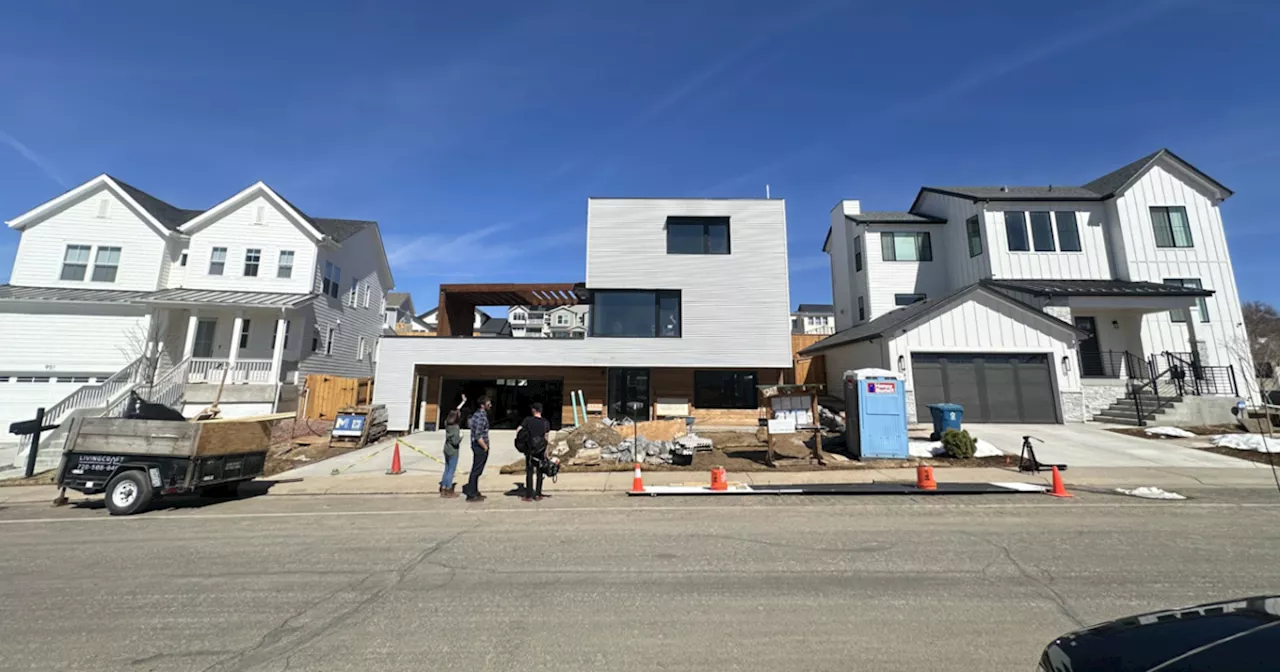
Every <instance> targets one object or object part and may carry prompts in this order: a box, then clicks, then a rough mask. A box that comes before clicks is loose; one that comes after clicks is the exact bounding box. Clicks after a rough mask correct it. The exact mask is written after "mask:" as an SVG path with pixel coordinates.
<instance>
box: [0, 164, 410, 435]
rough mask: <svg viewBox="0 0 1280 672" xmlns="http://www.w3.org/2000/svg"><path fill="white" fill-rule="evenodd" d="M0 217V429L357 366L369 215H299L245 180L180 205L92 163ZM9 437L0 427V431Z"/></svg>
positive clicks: (383, 281)
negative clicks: (2, 262) (3, 228)
mask: <svg viewBox="0 0 1280 672" xmlns="http://www.w3.org/2000/svg"><path fill="white" fill-rule="evenodd" d="M8 224H9V226H10V227H12V228H13V229H16V230H18V231H20V232H21V234H22V237H21V240H20V242H19V244H18V251H17V256H16V258H15V260H14V264H13V271H12V274H11V276H10V282H9V284H7V285H0V342H3V343H5V347H4V348H0V427H3V428H4V429H5V430H7V429H8V425H9V423H10V422H12V421H14V420H22V419H28V418H31V417H32V416H33V414H34V412H35V409H36V408H37V407H41V406H43V407H46V408H47V409H48V413H49V414H50V415H51V416H52V417H51V420H52V421H53V422H60V421H62V420H64V419H66V418H67V417H69V415H70V414H71V413H73V412H79V413H82V414H85V413H105V412H110V411H112V410H115V409H118V408H119V407H120V406H121V405H122V404H123V403H124V399H125V397H126V396H127V393H128V392H129V391H130V390H138V391H139V393H140V394H141V395H142V396H143V397H144V398H150V399H151V400H152V401H157V402H161V403H166V404H170V405H175V406H178V407H181V408H183V409H184V412H186V413H188V414H191V413H194V412H197V411H198V410H199V409H201V408H203V407H205V406H207V405H209V403H211V402H212V401H213V398H214V395H215V394H216V390H217V388H218V385H217V383H219V382H220V381H221V380H222V379H223V377H224V376H225V378H226V385H225V389H224V391H223V392H222V398H221V402H220V406H221V408H222V410H223V414H224V415H249V414H254V413H261V412H270V411H272V410H273V409H276V408H278V406H279V405H280V404H281V403H282V400H283V401H284V403H288V402H289V401H290V400H291V399H296V388H295V387H294V383H295V381H296V378H297V374H306V373H330V374H335V375H342V376H370V375H372V373H373V369H374V363H373V361H372V358H373V353H374V348H375V346H376V344H377V339H378V337H379V335H380V334H381V330H382V325H383V314H382V312H381V311H382V299H383V295H384V293H385V291H386V289H387V288H389V287H391V286H392V277H391V271H390V268H389V266H388V264H387V258H386V254H385V251H384V249H383V244H382V239H381V236H380V234H379V232H378V226H377V224H376V223H375V222H369V221H357V220H346V219H322V218H315V217H310V216H308V215H306V214H305V213H303V212H302V211H301V210H299V209H298V208H297V207H296V206H294V205H292V204H291V203H289V202H288V201H286V200H285V199H284V198H282V197H280V195H278V194H277V193H276V192H274V191H273V190H272V189H271V188H270V187H268V186H267V185H265V184H263V183H261V182H259V183H257V184H254V185H252V186H250V187H248V188H247V189H244V190H243V191H241V192H240V193H237V194H235V195H234V196H232V197H230V198H228V199H227V200H225V201H222V202H221V203H218V204H216V205H214V206H213V207H211V208H209V209H207V210H184V209H181V208H177V207H174V206H172V205H170V204H168V203H165V202H164V201H161V200H160V199H158V198H155V197H154V196H151V195H149V194H147V193H146V192H143V191H141V190H139V189H137V188H135V187H132V186H130V185H128V184H125V183H124V182H121V181H120V180H117V179H115V178H113V177H111V176H109V175H101V176H99V177H96V178H94V179H92V180H89V181H88V182H86V183H84V184H82V185H80V186H79V187H76V188H75V189H72V190H70V191H68V192H66V193H64V194H62V195H61V196H58V197H57V198H55V199H53V200H51V201H48V202H47V203H44V204H43V205H40V206H38V207H36V208H34V209H33V210H31V211H29V212H26V213H24V214H21V215H19V216H18V217H15V218H14V219H12V220H11V221H9V222H8ZM13 438H14V437H12V436H10V435H8V434H7V432H6V433H5V434H4V437H3V439H0V440H4V439H8V440H13Z"/></svg>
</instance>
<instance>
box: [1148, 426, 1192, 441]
mask: <svg viewBox="0 0 1280 672" xmlns="http://www.w3.org/2000/svg"><path fill="white" fill-rule="evenodd" d="M1142 433H1143V434H1146V435H1147V436H1164V437H1168V438H1170V439H1194V438H1195V436H1196V435H1195V434H1193V433H1191V432H1188V431H1187V430H1185V429H1183V428H1181V427H1148V428H1146V429H1144V430H1142Z"/></svg>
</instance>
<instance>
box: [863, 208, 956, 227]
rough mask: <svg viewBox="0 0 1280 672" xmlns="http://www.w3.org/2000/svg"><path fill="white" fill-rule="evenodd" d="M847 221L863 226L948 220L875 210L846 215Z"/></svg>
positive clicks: (943, 221)
mask: <svg viewBox="0 0 1280 672" xmlns="http://www.w3.org/2000/svg"><path fill="white" fill-rule="evenodd" d="M845 218H846V219H849V220H852V221H855V222H859V223H861V224H946V223H947V220H945V219H940V218H938V217H930V216H929V215H917V214H916V213H914V212H896V211H893V210H873V211H868V212H861V213H858V214H856V215H845Z"/></svg>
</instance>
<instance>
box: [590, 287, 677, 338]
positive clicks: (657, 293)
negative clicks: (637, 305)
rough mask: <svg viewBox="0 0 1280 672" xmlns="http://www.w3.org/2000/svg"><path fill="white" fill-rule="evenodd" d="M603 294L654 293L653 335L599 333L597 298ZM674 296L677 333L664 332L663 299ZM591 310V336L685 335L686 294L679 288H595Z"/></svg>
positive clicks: (653, 336)
mask: <svg viewBox="0 0 1280 672" xmlns="http://www.w3.org/2000/svg"><path fill="white" fill-rule="evenodd" d="M601 294H652V295H653V335H652V336H649V335H643V336H636V335H624V334H601V333H599V331H598V329H599V327H598V325H597V324H596V321H597V320H598V319H599V318H600V312H601V311H599V310H597V309H596V307H595V304H596V299H597V297H598V296H599V295H601ZM672 297H674V298H675V301H676V333H675V334H671V335H668V334H663V333H662V303H663V299H664V298H665V299H668V300H670V299H671V298H672ZM591 304H592V305H591V310H590V311H588V314H589V315H590V318H591V324H590V326H589V331H588V334H589V335H590V337H591V338H683V337H684V294H683V292H682V291H681V290H679V289H593V290H591Z"/></svg>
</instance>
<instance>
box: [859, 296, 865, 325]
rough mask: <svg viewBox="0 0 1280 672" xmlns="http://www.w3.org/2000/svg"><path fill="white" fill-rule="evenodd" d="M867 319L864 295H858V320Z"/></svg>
mask: <svg viewBox="0 0 1280 672" xmlns="http://www.w3.org/2000/svg"><path fill="white" fill-rule="evenodd" d="M865 319H867V300H866V297H862V296H859V297H858V321H859V322H861V321H863V320H865Z"/></svg>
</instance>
